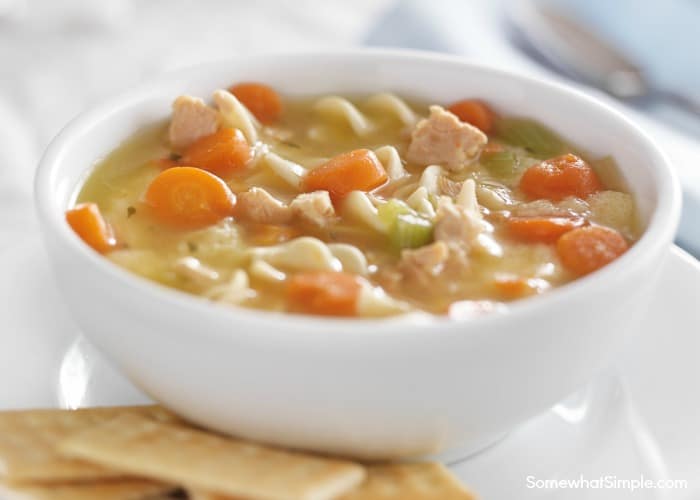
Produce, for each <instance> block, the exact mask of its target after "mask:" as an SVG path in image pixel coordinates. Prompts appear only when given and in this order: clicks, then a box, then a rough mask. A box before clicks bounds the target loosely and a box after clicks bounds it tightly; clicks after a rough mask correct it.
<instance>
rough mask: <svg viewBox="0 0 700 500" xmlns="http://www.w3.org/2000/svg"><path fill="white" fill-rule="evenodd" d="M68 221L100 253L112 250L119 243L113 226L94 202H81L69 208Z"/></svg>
mask: <svg viewBox="0 0 700 500" xmlns="http://www.w3.org/2000/svg"><path fill="white" fill-rule="evenodd" d="M66 222H68V225H70V227H71V228H72V229H73V231H75V232H76V234H77V235H78V236H80V238H81V239H82V240H83V241H84V242H85V243H87V244H88V245H90V246H91V247H92V248H93V249H95V250H97V251H98V252H100V253H106V252H108V251H110V250H112V249H113V248H114V247H115V246H116V244H117V240H116V239H115V238H114V233H113V232H112V228H111V227H110V226H109V224H107V221H105V219H104V217H102V213H101V212H100V209H99V207H98V206H97V205H96V204H94V203H81V204H79V205H76V206H75V208H71V209H70V210H68V211H67V212H66Z"/></svg>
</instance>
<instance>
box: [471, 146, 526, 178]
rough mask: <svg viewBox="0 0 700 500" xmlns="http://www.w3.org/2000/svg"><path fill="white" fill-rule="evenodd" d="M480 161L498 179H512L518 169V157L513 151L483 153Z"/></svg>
mask: <svg viewBox="0 0 700 500" xmlns="http://www.w3.org/2000/svg"><path fill="white" fill-rule="evenodd" d="M480 161H481V164H482V165H483V166H484V167H486V168H487V169H488V171H489V172H490V173H491V174H493V175H495V176H496V177H511V176H512V175H514V174H515V172H516V169H517V167H518V157H517V156H516V155H515V153H513V152H512V151H497V152H494V153H482V155H481V160H480Z"/></svg>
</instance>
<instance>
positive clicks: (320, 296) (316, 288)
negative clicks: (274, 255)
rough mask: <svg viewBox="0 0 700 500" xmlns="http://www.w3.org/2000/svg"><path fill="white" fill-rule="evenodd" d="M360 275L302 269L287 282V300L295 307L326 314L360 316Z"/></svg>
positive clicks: (297, 309) (307, 311)
mask: <svg viewBox="0 0 700 500" xmlns="http://www.w3.org/2000/svg"><path fill="white" fill-rule="evenodd" d="M361 289H362V285H361V284H360V281H359V279H358V278H357V276H355V275H353V274H349V273H342V272H332V271H320V272H306V273H299V274H295V275H294V276H292V277H291V278H290V280H289V283H288V285H287V304H288V306H289V308H290V310H292V311H299V312H304V313H308V314H320V315H323V316H356V315H357V302H358V299H359V297H360V290H361Z"/></svg>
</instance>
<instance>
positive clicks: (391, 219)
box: [377, 198, 418, 231]
mask: <svg viewBox="0 0 700 500" xmlns="http://www.w3.org/2000/svg"><path fill="white" fill-rule="evenodd" d="M377 213H378V214H379V220H380V221H382V224H384V225H385V226H386V228H387V230H389V231H391V228H392V227H393V226H394V224H395V223H396V218H397V217H398V216H399V215H416V216H417V215H418V213H417V212H416V211H415V210H413V209H412V208H411V207H409V206H408V205H407V204H406V203H405V202H403V201H401V200H399V199H398V198H391V199H390V200H389V201H387V202H386V203H383V204H381V205H379V206H378V207H377Z"/></svg>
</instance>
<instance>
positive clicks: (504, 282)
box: [493, 276, 546, 300]
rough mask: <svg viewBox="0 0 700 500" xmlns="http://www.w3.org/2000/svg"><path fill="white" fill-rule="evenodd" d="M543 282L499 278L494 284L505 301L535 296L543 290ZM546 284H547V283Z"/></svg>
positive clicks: (515, 277) (519, 278) (518, 278)
mask: <svg viewBox="0 0 700 500" xmlns="http://www.w3.org/2000/svg"><path fill="white" fill-rule="evenodd" d="M538 282H542V280H535V279H528V278H521V277H518V276H513V277H502V278H497V279H496V280H494V282H493V287H494V288H495V290H496V292H497V293H498V295H500V296H501V297H502V298H504V299H508V300H510V299H519V298H521V297H527V296H530V295H534V294H536V293H538V292H539V291H540V290H542V288H543V285H542V283H538ZM545 284H546V283H545Z"/></svg>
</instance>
